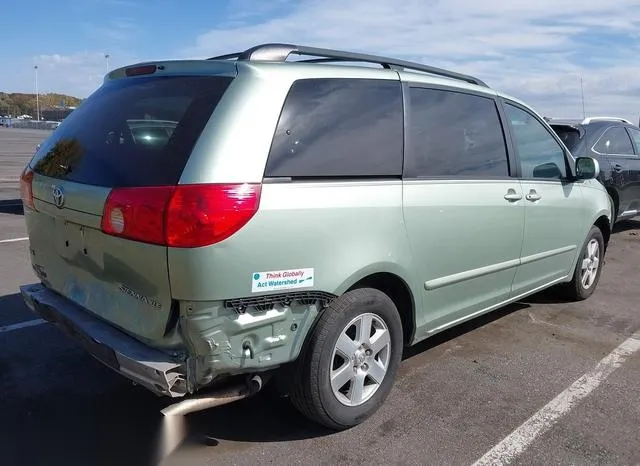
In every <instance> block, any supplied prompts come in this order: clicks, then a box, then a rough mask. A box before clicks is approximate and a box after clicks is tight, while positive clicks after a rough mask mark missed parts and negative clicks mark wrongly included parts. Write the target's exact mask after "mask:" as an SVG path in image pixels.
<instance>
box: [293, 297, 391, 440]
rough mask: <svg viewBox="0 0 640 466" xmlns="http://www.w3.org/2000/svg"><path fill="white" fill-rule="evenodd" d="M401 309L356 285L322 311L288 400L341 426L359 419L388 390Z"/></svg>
mask: <svg viewBox="0 0 640 466" xmlns="http://www.w3.org/2000/svg"><path fill="white" fill-rule="evenodd" d="M402 348H403V338H402V323H401V321H400V315H399V314H398V310H397V309H396V306H395V305H394V303H393V301H392V300H391V299H390V298H389V297H388V296H387V295H386V294H384V293H382V292H380V291H378V290H375V289H357V290H354V291H351V292H348V293H346V294H344V295H343V296H341V297H340V298H338V299H336V300H335V301H334V302H333V303H331V304H330V305H329V307H328V308H327V309H325V310H324V311H323V313H322V314H321V316H320V317H319V320H318V323H317V325H316V327H315V329H314V330H313V333H312V334H311V337H310V339H309V341H308V343H307V345H306V347H305V350H304V351H303V353H302V354H301V355H300V357H299V358H298V361H297V362H296V370H295V376H294V383H293V389H292V392H291V401H292V402H293V404H294V406H296V408H297V409H298V410H299V411H301V412H302V413H303V414H304V415H306V416H307V417H308V418H310V419H311V420H313V421H315V422H318V423H319V424H322V425H324V426H326V427H329V428H331V429H336V430H341V429H346V428H349V427H352V426H354V425H357V424H359V423H361V422H363V421H364V420H365V419H367V418H368V417H369V416H371V415H372V414H373V413H375V412H376V411H377V410H378V408H379V407H380V406H381V405H382V404H383V402H384V400H385V399H386V398H387V395H388V394H389V392H390V391H391V388H392V386H393V382H394V379H395V376H396V372H397V370H398V366H399V364H400V360H401V357H402Z"/></svg>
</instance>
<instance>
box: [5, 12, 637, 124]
mask: <svg viewBox="0 0 640 466" xmlns="http://www.w3.org/2000/svg"><path fill="white" fill-rule="evenodd" d="M93 1H117V2H120V1H124V2H126V1H127V0H93ZM135 30H142V29H141V28H137V27H134V23H133V22H131V21H130V20H128V19H126V18H124V19H120V20H118V21H117V22H115V23H111V24H110V25H107V26H106V27H102V28H96V30H95V34H100V33H105V34H106V35H107V36H111V39H112V40H116V41H117V40H120V41H121V42H123V43H122V46H121V47H120V49H122V50H111V51H109V52H110V53H111V55H112V59H111V61H112V63H111V65H112V68H113V67H115V66H120V65H124V64H127V63H131V62H134V61H137V60H138V57H136V56H134V55H133V52H131V49H130V48H127V47H128V46H129V45H131V46H133V45H134V44H135V41H131V40H129V37H130V36H129V34H131V33H132V32H133V31H135ZM187 39H188V38H187ZM263 42H292V43H301V44H306V45H313V46H317V47H330V48H339V49H348V50H355V51H363V52H369V53H376V54H382V55H392V56H398V57H400V58H406V59H412V60H417V61H420V62H423V63H428V64H432V65H435V66H441V67H446V68H451V69H454V70H457V71H460V72H462V73H468V74H473V75H476V76H478V77H479V78H481V79H482V80H484V81H485V82H487V83H488V84H489V85H490V86H492V87H494V88H496V89H500V90H503V91H505V92H508V93H510V94H512V95H514V96H516V97H519V98H522V99H523V100H525V101H527V102H528V103H530V104H532V105H533V106H534V107H535V108H536V109H537V110H539V111H540V112H542V113H544V114H546V115H561V116H575V117H578V116H581V114H582V105H581V101H580V92H581V90H580V77H581V76H582V77H583V83H584V95H585V99H586V109H587V113H589V114H605V115H619V116H623V117H626V118H630V119H632V121H638V116H639V115H640V83H639V82H638V80H637V76H638V75H639V72H640V64H638V60H637V57H638V56H640V0H619V1H617V2H603V1H602V0H597V1H596V0H581V1H577V0H565V1H558V0H536V1H535V2H533V1H528V2H523V1H512V2H503V0H500V1H498V0H484V1H482V2H469V1H468V0H403V1H402V2H398V1H397V0H368V1H366V2H365V1H356V0H273V1H272V2H264V1H263V0H236V1H235V2H231V3H230V6H229V7H228V10H227V11H226V17H225V18H222V20H221V22H220V24H219V26H218V27H217V28H213V29H211V30H210V31H208V32H206V33H204V34H201V35H199V36H198V37H194V38H193V43H192V46H190V47H187V48H184V49H181V50H175V51H168V52H167V51H163V52H162V53H163V55H168V56H169V57H173V58H191V57H210V56H213V55H216V54H221V53H227V52H230V51H238V50H242V49H244V48H247V47H250V46H252V45H255V44H258V43H263ZM114 48H115V47H114ZM139 58H140V59H144V60H147V59H154V58H156V59H157V58H159V57H157V56H141V57H139ZM37 61H38V62H39V64H40V66H41V72H40V74H41V83H42V89H43V90H50V91H61V92H67V93H71V94H74V95H80V96H85V95H87V94H88V93H89V92H90V91H91V90H93V89H94V88H95V87H96V86H97V85H98V84H99V83H100V81H101V79H102V76H103V74H104V65H105V59H104V52H101V51H89V52H78V53H73V54H67V55H46V56H42V57H37ZM24 70H25V71H24V72H22V74H21V75H20V77H17V76H14V83H13V84H16V83H24V82H30V80H31V79H32V78H31V77H30V76H29V75H28V73H29V66H28V64H27V65H26V66H24ZM14 87H15V86H14ZM23 88H24V86H23Z"/></svg>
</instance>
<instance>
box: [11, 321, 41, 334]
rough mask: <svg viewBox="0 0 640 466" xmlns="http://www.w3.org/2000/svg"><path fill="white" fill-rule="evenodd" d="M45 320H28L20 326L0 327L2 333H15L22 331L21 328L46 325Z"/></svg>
mask: <svg viewBox="0 0 640 466" xmlns="http://www.w3.org/2000/svg"><path fill="white" fill-rule="evenodd" d="M46 323H47V321H46V320H44V319H34V320H27V321H26V322H20V323H19V324H12V325H7V326H5V327H0V333H7V332H13V331H14V330H20V329H21V328H27V327H35V326H36V325H41V324H46Z"/></svg>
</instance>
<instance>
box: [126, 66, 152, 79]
mask: <svg viewBox="0 0 640 466" xmlns="http://www.w3.org/2000/svg"><path fill="white" fill-rule="evenodd" d="M156 70H157V66H156V65H140V66H132V67H130V68H126V69H125V70H124V74H125V75H127V76H129V77H131V76H142V75H145V74H153V73H155V72H156Z"/></svg>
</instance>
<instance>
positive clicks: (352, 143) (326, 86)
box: [265, 78, 403, 178]
mask: <svg viewBox="0 0 640 466" xmlns="http://www.w3.org/2000/svg"><path fill="white" fill-rule="evenodd" d="M402 145H403V107H402V88H401V85H400V82H399V81H385V80H369V79H342V78H329V79H303V80H299V81H296V82H295V83H294V84H293V86H292V88H291V90H290V91H289V94H288V96H287V99H286V101H285V103H284V106H283V109H282V113H281V115H280V119H279V121H278V126H277V129H276V134H275V137H274V140H273V144H272V147H271V152H270V154H269V158H268V161H267V167H266V171H265V176H268V177H292V178H295V177H301V178H304V177H312V178H318V177H363V176H364V177H366V176H383V177H388V176H400V175H401V174H402Z"/></svg>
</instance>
